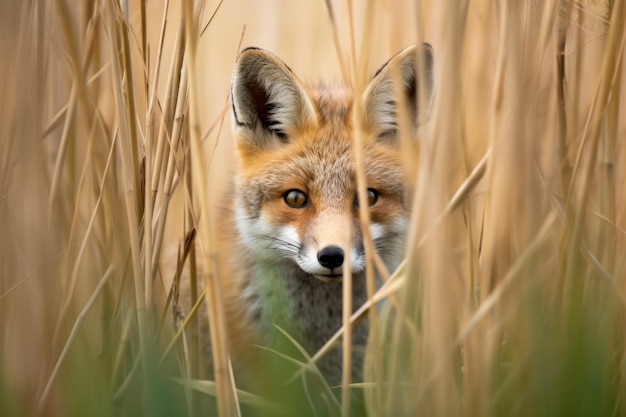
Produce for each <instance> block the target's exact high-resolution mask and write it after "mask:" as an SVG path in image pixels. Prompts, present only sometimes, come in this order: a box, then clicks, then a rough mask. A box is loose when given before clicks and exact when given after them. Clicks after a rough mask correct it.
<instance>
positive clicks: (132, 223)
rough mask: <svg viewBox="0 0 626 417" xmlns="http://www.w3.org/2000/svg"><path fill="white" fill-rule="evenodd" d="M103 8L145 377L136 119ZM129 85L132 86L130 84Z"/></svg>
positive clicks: (112, 21) (110, 16) (113, 19)
mask: <svg viewBox="0 0 626 417" xmlns="http://www.w3.org/2000/svg"><path fill="white" fill-rule="evenodd" d="M103 7H104V8H105V9H106V10H105V11H104V13H106V21H107V22H108V25H107V26H106V27H108V29H109V31H108V36H109V47H110V51H109V52H110V55H111V59H112V62H113V66H112V75H113V80H114V84H113V93H114V97H115V103H116V108H117V111H118V122H119V123H120V130H119V134H120V138H121V144H122V146H124V145H125V146H126V148H125V149H126V150H127V151H128V152H121V154H122V158H121V162H122V170H121V171H122V172H121V174H122V178H123V182H124V185H125V187H126V190H125V193H124V202H125V207H126V221H127V222H128V233H129V236H128V237H129V240H130V248H131V259H132V275H133V279H134V285H135V303H136V313H137V323H138V328H139V349H140V361H141V365H142V366H141V367H142V371H143V373H144V377H145V378H148V366H150V364H149V363H148V362H147V352H148V346H149V345H148V344H149V343H150V340H149V339H150V337H151V333H150V331H149V323H148V312H147V311H146V302H145V301H146V300H145V283H144V281H143V278H144V274H143V269H142V263H141V243H140V238H139V222H138V219H137V213H138V208H137V203H138V202H137V200H136V196H137V193H138V190H135V189H134V188H133V187H134V186H135V184H136V183H135V181H133V177H139V172H138V171H134V169H135V168H137V166H136V165H135V164H133V163H132V161H129V160H128V159H129V158H132V155H131V154H132V153H131V151H130V149H131V148H132V147H133V145H132V144H131V143H130V141H131V140H132V138H133V137H134V138H135V139H136V137H135V136H132V135H131V133H130V131H131V127H130V126H129V124H131V123H132V124H134V123H135V120H136V119H131V120H128V118H127V117H128V115H127V114H126V113H125V111H124V109H125V108H126V106H127V104H128V103H127V102H126V100H125V99H124V94H123V92H122V88H123V85H124V84H123V83H122V78H123V77H122V69H124V70H125V71H130V70H131V68H130V67H125V68H123V67H122V65H123V62H120V61H119V58H118V57H119V55H118V49H117V48H118V45H119V41H118V33H117V31H118V30H120V29H119V28H121V26H120V23H119V19H121V16H120V15H119V14H118V13H119V10H117V9H115V8H114V7H115V6H113V5H112V4H111V3H106V5H105V6H103ZM130 87H131V88H132V86H130ZM150 403H151V402H150V398H149V397H148V391H147V387H144V393H143V405H144V409H145V410H150Z"/></svg>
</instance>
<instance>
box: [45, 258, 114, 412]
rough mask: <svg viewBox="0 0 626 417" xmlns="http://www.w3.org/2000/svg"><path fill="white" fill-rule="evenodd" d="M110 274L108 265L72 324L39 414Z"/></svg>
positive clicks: (110, 270) (46, 389)
mask: <svg viewBox="0 0 626 417" xmlns="http://www.w3.org/2000/svg"><path fill="white" fill-rule="evenodd" d="M112 273H113V266H112V265H109V268H108V269H107V270H106V272H105V273H104V275H103V276H102V278H101V279H100V282H98V285H97V286H96V288H95V290H94V291H93V293H92V294H91V297H89V300H88V301H87V303H86V304H85V307H84V308H83V310H82V311H81V312H80V314H79V315H78V317H77V318H76V321H75V322H74V326H73V327H72V331H71V332H70V335H69V336H68V338H67V341H66V342H65V346H63V350H62V351H61V354H60V355H59V358H58V360H57V361H56V364H55V365H54V369H53V371H52V374H51V375H50V378H48V382H47V383H46V386H45V388H44V390H43V393H42V394H41V397H40V398H39V401H38V404H37V409H38V412H39V413H41V412H42V411H43V410H44V409H45V407H46V403H47V402H48V396H49V395H50V390H51V389H52V384H53V383H54V381H55V380H56V378H57V375H58V374H59V370H60V369H61V365H62V364H63V362H64V361H65V358H66V357H67V354H68V351H69V348H70V346H71V345H72V342H73V341H74V339H75V338H76V336H77V334H78V330H79V329H80V325H81V324H82V323H83V321H84V320H85V317H86V316H87V314H88V313H89V311H90V310H91V307H93V305H94V303H95V301H96V299H97V298H98V296H99V295H100V292H101V291H102V288H104V285H105V284H106V283H107V282H108V280H109V278H110V277H111V275H112Z"/></svg>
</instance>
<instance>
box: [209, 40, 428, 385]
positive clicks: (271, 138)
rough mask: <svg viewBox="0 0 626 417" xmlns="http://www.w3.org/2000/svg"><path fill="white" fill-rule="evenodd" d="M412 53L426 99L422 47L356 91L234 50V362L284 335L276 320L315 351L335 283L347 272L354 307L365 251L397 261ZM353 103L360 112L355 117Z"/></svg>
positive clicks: (330, 325)
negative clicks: (363, 212)
mask: <svg viewBox="0 0 626 417" xmlns="http://www.w3.org/2000/svg"><path fill="white" fill-rule="evenodd" d="M418 55H419V56H420V57H422V58H423V65H420V67H421V68H424V71H425V73H424V76H423V77H421V78H420V79H422V80H425V83H423V84H424V88H425V93H426V97H429V96H430V94H431V92H432V51H431V49H430V47H429V46H428V45H425V46H424V47H422V48H420V50H419V51H418V48H416V47H411V48H407V49H405V50H404V51H402V52H401V53H399V54H398V55H396V56H395V57H394V58H392V59H391V60H390V61H389V62H388V63H387V64H386V65H385V66H383V68H381V69H380V70H379V71H378V72H377V74H376V75H375V76H374V78H373V79H372V81H371V82H370V84H369V85H368V87H367V88H366V89H365V91H364V93H363V95H362V97H356V98H355V97H353V96H352V94H351V93H350V92H349V91H348V90H347V89H344V88H329V87H324V86H321V87H316V88H309V87H307V86H305V85H303V84H302V83H301V82H300V81H299V80H298V78H296V76H295V75H294V74H293V72H292V71H291V70H290V69H289V68H288V67H287V66H286V65H285V64H284V63H283V62H282V61H280V60H279V59H278V58H276V57H275V56H274V55H272V54H271V53H269V52H267V51H264V50H261V49H254V48H250V49H246V50H244V51H243V52H242V53H241V55H240V56H239V58H238V60H237V63H236V65H235V69H234V73H233V78H232V85H231V93H232V94H231V99H232V119H233V126H234V127H233V133H234V135H233V136H234V140H235V144H236V150H237V156H238V166H237V170H236V174H235V179H234V189H233V192H232V198H231V199H230V201H229V207H228V210H227V211H226V214H225V218H224V221H221V222H220V227H219V241H220V242H221V243H222V244H223V248H224V249H223V250H221V251H220V252H221V253H220V268H221V271H220V275H221V279H222V287H223V290H224V300H225V303H224V304H225V308H226V314H227V326H228V333H229V339H230V349H231V351H232V352H233V353H234V358H235V359H238V358H242V360H243V361H244V362H245V361H248V362H253V361H254V359H253V358H255V355H254V353H253V352H254V351H255V349H254V348H253V347H252V346H253V345H269V346H270V347H271V346H274V345H275V344H276V343H277V341H278V340H280V339H281V338H283V339H284V336H283V335H281V333H280V332H279V331H278V330H277V328H276V326H278V327H280V328H281V329H284V330H285V331H286V332H288V333H289V334H290V336H291V337H293V339H295V340H296V341H297V342H298V343H299V344H300V345H301V346H302V347H304V348H305V349H306V350H307V351H308V353H309V354H314V353H315V351H316V350H318V349H319V348H320V347H321V346H323V345H324V343H325V342H326V341H327V340H328V339H329V338H330V337H331V336H332V335H333V334H334V333H335V332H336V331H337V330H338V329H339V328H340V327H341V324H342V298H343V294H342V280H345V279H350V280H352V290H353V294H352V300H353V301H352V304H353V307H354V309H355V310H356V309H357V308H358V307H359V306H361V305H362V304H363V303H364V302H365V300H366V299H367V294H366V285H365V254H366V252H367V251H373V250H375V251H376V252H377V253H378V254H379V255H380V257H381V258H382V260H383V261H384V263H385V264H386V266H387V268H388V269H389V270H390V271H392V270H393V269H394V268H395V267H396V266H397V265H398V263H399V262H400V260H401V257H402V255H403V249H404V242H405V233H406V230H407V228H408V216H409V213H410V190H409V189H408V187H407V186H406V180H405V172H404V169H403V165H402V158H401V148H400V146H399V143H398V138H397V134H396V133H397V130H398V124H399V118H400V116H401V115H402V113H403V112H404V114H406V115H408V117H409V119H410V120H412V122H413V124H415V123H416V115H417V102H418V100H417V85H418V77H417V71H416V68H417V61H418ZM420 85H421V84H420ZM355 100H361V103H360V104H362V106H363V107H362V108H363V109H364V112H363V117H362V118H361V119H359V120H356V118H355V117H354V105H355ZM401 105H402V106H404V107H405V109H404V111H401V110H400V106H401ZM356 123H360V126H359V127H360V130H361V132H363V136H362V138H363V155H364V162H365V178H366V187H364V188H365V189H364V190H363V193H364V195H365V196H366V199H364V200H365V202H366V204H367V206H368V207H367V209H368V211H369V217H370V226H369V232H370V234H371V237H372V240H371V246H369V244H366V243H364V239H363V231H362V226H361V222H360V219H359V204H358V198H357V194H358V190H357V179H356V165H355V149H354V131H355V124H356ZM366 338H367V328H366V326H363V325H362V326H360V327H358V328H357V329H355V331H354V334H353V342H354V344H355V345H357V346H362V347H363V346H364V344H365V342H366ZM358 351H359V352H361V351H362V349H358ZM359 357H360V354H358V353H357V354H356V356H355V359H356V361H355V363H356V364H357V365H356V366H359V365H358V363H359ZM319 365H320V368H321V370H322V372H323V374H324V375H325V376H326V377H327V378H329V381H332V382H333V383H336V382H338V381H339V376H340V375H341V356H340V352H339V350H337V351H336V352H334V353H331V354H329V355H327V357H326V358H325V359H324V360H323V361H322V362H321V363H320V364H319Z"/></svg>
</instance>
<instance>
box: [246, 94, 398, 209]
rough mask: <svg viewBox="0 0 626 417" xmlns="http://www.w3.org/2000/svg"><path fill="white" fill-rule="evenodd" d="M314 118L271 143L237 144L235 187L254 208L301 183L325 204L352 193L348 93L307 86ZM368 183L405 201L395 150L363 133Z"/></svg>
mask: <svg viewBox="0 0 626 417" xmlns="http://www.w3.org/2000/svg"><path fill="white" fill-rule="evenodd" d="M307 93H308V95H309V97H310V98H311V101H312V103H313V104H314V106H315V110H316V112H317V115H318V123H316V124H315V125H314V126H308V127H307V129H305V130H299V131H297V132H291V134H290V136H289V139H288V141H287V143H284V144H282V145H280V146H279V147H275V148H267V149H259V148H254V149H246V146H245V144H246V143H247V142H239V143H243V146H240V148H239V155H240V159H239V164H240V166H239V186H240V189H241V190H242V191H243V193H244V199H245V200H246V205H248V207H250V208H252V209H253V210H254V211H258V210H259V209H260V206H261V205H262V203H263V201H264V200H267V199H273V198H277V197H279V196H280V195H281V194H282V193H284V192H285V191H287V190H288V189H290V188H299V189H302V190H303V191H305V192H307V193H309V194H311V195H315V196H316V197H317V198H318V200H324V201H325V202H327V203H330V202H335V203H337V204H343V203H344V202H345V201H344V200H345V199H350V200H352V199H353V198H354V194H355V192H356V168H355V159H354V151H353V127H352V97H351V95H350V94H349V92H348V91H347V90H345V89H340V88H336V87H333V88H332V89H331V88H327V87H325V86H321V87H318V88H315V89H310V90H307ZM364 133H365V135H364V137H365V144H364V145H365V146H364V157H365V170H366V179H367V182H368V185H367V186H368V187H373V188H377V189H381V190H384V191H385V193H386V194H388V195H389V196H392V197H395V198H396V199H399V200H403V198H404V195H403V193H404V178H403V172H402V166H401V162H400V155H399V150H398V149H397V147H394V146H392V145H389V144H385V143H383V142H382V141H380V140H376V138H370V137H368V134H367V133H368V132H364Z"/></svg>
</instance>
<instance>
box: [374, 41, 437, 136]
mask: <svg viewBox="0 0 626 417" xmlns="http://www.w3.org/2000/svg"><path fill="white" fill-rule="evenodd" d="M418 48H419V49H418ZM418 59H419V60H420V62H419V64H420V65H418ZM433 67H434V56H433V48H432V47H431V46H430V45H429V44H427V43H424V44H422V45H421V46H420V47H418V46H415V45H414V46H410V47H408V48H406V49H404V50H403V51H401V52H399V53H398V54H396V55H395V56H394V57H392V58H391V59H390V60H389V61H388V62H387V63H386V64H385V65H383V67H382V68H381V69H379V70H378V71H377V72H376V75H375V76H374V78H373V79H372V81H371V82H370V84H369V85H368V87H367V88H366V90H365V92H364V94H363V100H364V106H365V112H366V122H367V124H368V128H369V129H370V131H372V132H374V134H375V135H376V136H384V135H389V134H393V133H395V132H396V130H397V129H398V122H399V110H400V109H399V107H400V105H401V104H402V103H403V104H405V105H406V106H407V107H406V108H405V110H406V111H407V112H408V115H409V117H410V118H411V121H412V124H413V127H416V126H417V125H418V124H419V120H425V119H426V118H427V116H428V111H429V108H425V109H422V108H420V109H418V104H419V102H420V100H419V97H418V87H419V88H420V89H421V90H422V91H421V94H423V97H424V98H425V100H424V103H425V104H426V105H427V106H428V107H429V106H430V102H431V101H432V98H433V90H434V68H433ZM418 69H419V70H420V71H422V72H423V73H422V74H421V75H422V76H421V77H418V73H417V70H418ZM419 81H423V83H420V82H419ZM396 84H397V87H396ZM418 84H419V86H418ZM398 87H399V88H398ZM400 94H401V95H403V96H404V97H400ZM418 116H419V117H418Z"/></svg>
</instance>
